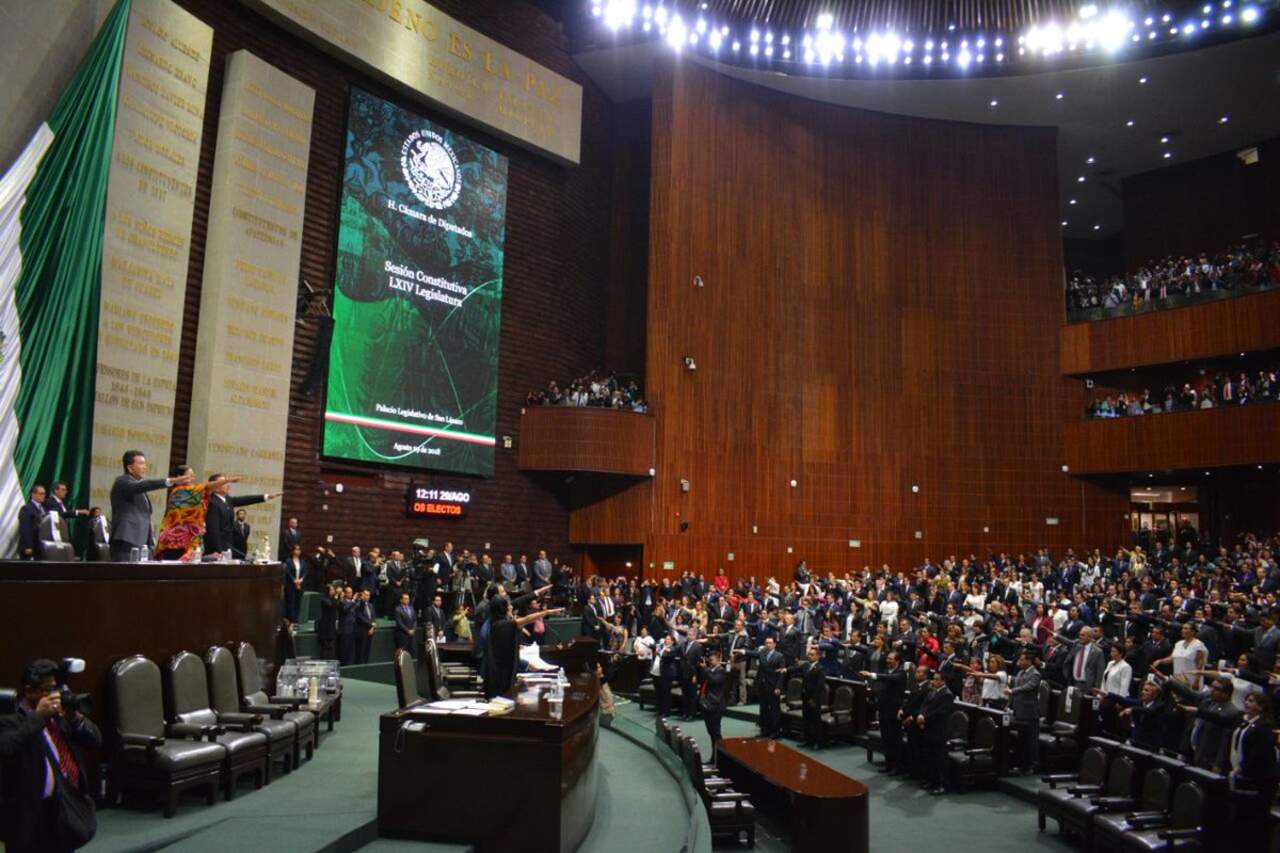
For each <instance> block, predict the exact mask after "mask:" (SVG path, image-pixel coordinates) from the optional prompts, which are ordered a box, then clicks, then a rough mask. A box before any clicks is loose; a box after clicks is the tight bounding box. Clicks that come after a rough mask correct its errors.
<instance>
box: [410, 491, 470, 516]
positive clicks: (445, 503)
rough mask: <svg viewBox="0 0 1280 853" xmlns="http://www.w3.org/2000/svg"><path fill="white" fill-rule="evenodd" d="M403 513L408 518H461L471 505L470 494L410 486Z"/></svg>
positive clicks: (467, 492)
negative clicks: (468, 505)
mask: <svg viewBox="0 0 1280 853" xmlns="http://www.w3.org/2000/svg"><path fill="white" fill-rule="evenodd" d="M407 498H408V500H407V501H406V507H405V513H406V515H408V516H409V517H410V518H462V517H463V516H465V515H466V514H467V504H469V503H471V492H469V491H465V490H461V489H438V488H435V487H433V486H418V485H410V486H409V491H408V495H407Z"/></svg>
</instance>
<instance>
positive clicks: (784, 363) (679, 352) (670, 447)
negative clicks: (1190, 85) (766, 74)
mask: <svg viewBox="0 0 1280 853" xmlns="http://www.w3.org/2000/svg"><path fill="white" fill-rule="evenodd" d="M653 128H654V141H653V151H652V183H651V187H652V191H651V202H650V255H649V294H648V297H649V314H648V317H649V324H648V336H647V338H648V363H647V370H646V378H647V383H648V385H647V392H648V394H649V397H650V400H651V402H652V403H653V410H654V411H655V412H656V413H657V415H658V440H657V458H658V464H657V477H656V479H655V481H654V483H653V484H652V490H653V501H652V506H653V513H652V517H653V522H652V532H651V534H650V536H649V537H648V539H647V540H646V546H647V547H646V553H645V561H646V564H647V565H651V566H655V567H656V568H657V570H658V571H659V572H660V571H661V567H662V564H663V563H664V562H665V561H668V560H674V561H675V563H676V570H677V571H679V570H681V569H685V568H691V569H696V570H700V571H705V572H708V573H709V572H711V571H713V570H714V569H715V567H717V566H720V565H724V566H726V567H727V568H729V569H730V570H731V573H733V574H736V575H745V574H760V573H764V572H766V571H769V572H777V571H785V572H786V573H788V574H789V572H790V568H791V566H792V565H793V564H794V562H795V561H796V560H797V559H798V558H800V557H805V558H807V559H808V560H809V561H810V565H811V566H813V567H816V568H818V569H821V570H823V571H825V570H828V569H842V568H844V567H847V566H850V565H856V566H861V565H862V564H868V563H871V564H878V563H880V562H884V561H888V562H891V563H893V564H894V565H896V566H898V567H903V566H906V565H909V564H910V563H911V562H912V561H916V560H919V559H920V558H922V557H924V556H926V555H929V556H932V557H933V558H934V559H935V560H937V559H939V558H941V557H942V556H944V555H946V554H950V553H967V552H969V551H970V550H981V551H989V550H992V549H999V550H1006V549H1007V550H1026V549H1032V548H1035V547H1037V546H1041V545H1047V546H1053V547H1056V548H1062V547H1065V546H1067V545H1075V546H1080V545H1084V544H1089V545H1098V546H1109V545H1112V544H1114V543H1115V542H1116V541H1118V539H1119V536H1120V525H1119V521H1120V518H1121V514H1122V511H1123V509H1124V508H1125V506H1126V505H1127V496H1125V495H1124V494H1123V493H1122V492H1115V491H1108V490H1106V489H1104V488H1102V487H1099V486H1095V485H1092V484H1087V483H1084V482H1081V481H1078V480H1073V479H1071V478H1070V477H1068V476H1066V475H1064V474H1063V472H1062V470H1061V466H1062V464H1063V462H1064V458H1063V447H1062V421H1063V412H1064V405H1065V402H1066V400H1067V397H1066V394H1067V391H1066V387H1065V386H1066V382H1067V380H1066V379H1065V378H1064V377H1062V375H1061V374H1060V372H1059V358H1058V352H1057V350H1058V347H1059V335H1058V329H1059V327H1060V326H1061V323H1062V299H1061V287H1062V242H1061V236H1060V229H1059V228H1058V224H1057V214H1056V210H1057V190H1056V161H1055V157H1056V155H1055V151H1056V138H1055V133H1054V131H1053V130H1051V129H1035V128H1012V127H995V126H978V125H966V124H956V123H945V122H933V121H926V120H921V119H914V118H905V117H898V116H891V115H885V114H877V113H869V112H862V111H856V110H849V109H843V108H839V107H833V106H828V105H823V104H818V103H815V102H811V101H806V100H804V99H800V98H795V97H791V96H787V95H782V94H779V93H775V92H770V91H766V90H764V89H760V88H756V87H753V86H751V85H749V84H745V83H741V82H738V81H735V80H731V79H728V78H725V77H721V76H719V75H717V74H715V73H714V72H711V71H708V70H705V69H702V68H700V67H698V66H697V65H695V64H693V63H688V62H685V63H679V62H676V63H675V64H673V65H667V66H665V67H663V68H661V69H660V70H659V82H658V85H657V90H656V93H655V96H654V114H653ZM695 274H700V275H702V276H703V278H704V279H705V280H706V287H705V288H703V289H695V288H694V287H693V286H692V285H691V280H692V278H693V276H694V275H695ZM686 355H691V356H693V357H694V358H695V360H696V362H697V366H698V369H697V371H696V372H689V371H687V370H686V369H685V368H684V366H683V364H682V359H683V357H684V356H686ZM681 478H685V479H688V480H690V481H691V484H692V487H691V491H690V492H688V493H684V492H682V491H681V490H680V485H679V480H680V479H681ZM793 479H794V480H795V481H796V483H797V485H796V486H795V487H794V488H793V487H792V486H791V485H790V482H791V481H792V480H793ZM913 485H916V486H919V489H920V490H919V492H913V491H912V490H911V487H912V486H913ZM1047 518H1057V519H1058V520H1059V523H1058V524H1057V525H1055V526H1049V525H1047V524H1046V519H1047ZM682 522H685V523H687V524H688V529H687V530H686V531H685V532H681V529H680V525H681V523H682ZM984 528H985V530H984ZM576 529H577V524H576V520H575V532H576ZM916 531H920V533H921V537H922V538H920V539H916V538H915V533H916ZM851 539H856V540H860V542H861V547H860V548H851V547H850V546H849V540H851ZM575 541H576V537H575ZM788 549H790V550H788ZM729 552H733V553H734V561H733V562H732V563H729V562H728V557H727V555H728V553H729Z"/></svg>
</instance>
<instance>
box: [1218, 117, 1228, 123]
mask: <svg viewBox="0 0 1280 853" xmlns="http://www.w3.org/2000/svg"><path fill="white" fill-rule="evenodd" d="M1229 121H1231V117H1230V116H1222V117H1220V118H1219V119H1218V124H1226V123H1227V122H1229Z"/></svg>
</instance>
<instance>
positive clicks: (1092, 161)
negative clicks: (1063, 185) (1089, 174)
mask: <svg viewBox="0 0 1280 853" xmlns="http://www.w3.org/2000/svg"><path fill="white" fill-rule="evenodd" d="M1085 162H1086V163H1088V164H1089V165H1090V166H1092V165H1093V164H1094V163H1096V162H1097V158H1095V157H1088V158H1086V159H1085Z"/></svg>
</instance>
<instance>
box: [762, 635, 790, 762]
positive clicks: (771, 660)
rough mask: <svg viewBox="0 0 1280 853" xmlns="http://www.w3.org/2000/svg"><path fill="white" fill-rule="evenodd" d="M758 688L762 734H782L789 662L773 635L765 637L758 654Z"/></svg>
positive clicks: (772, 735) (776, 735) (766, 735)
mask: <svg viewBox="0 0 1280 853" xmlns="http://www.w3.org/2000/svg"><path fill="white" fill-rule="evenodd" d="M757 657H758V658H759V665H758V666H757V668H756V690H758V691H759V692H760V735H761V737H767V738H777V737H779V736H780V735H781V734H782V688H783V681H784V679H785V678H786V674H787V662H786V659H785V658H784V657H783V656H782V652H780V651H778V649H777V646H776V642H775V640H774V639H773V637H765V639H764V648H762V649H761V650H760V653H759V654H758V655H757Z"/></svg>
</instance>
